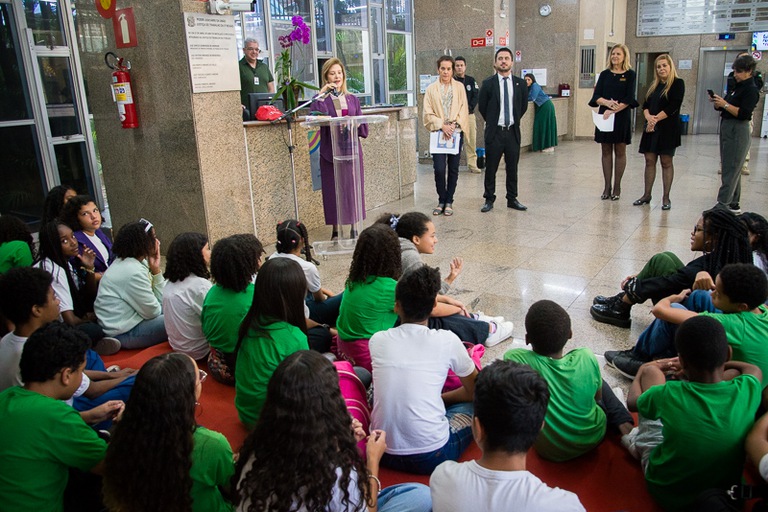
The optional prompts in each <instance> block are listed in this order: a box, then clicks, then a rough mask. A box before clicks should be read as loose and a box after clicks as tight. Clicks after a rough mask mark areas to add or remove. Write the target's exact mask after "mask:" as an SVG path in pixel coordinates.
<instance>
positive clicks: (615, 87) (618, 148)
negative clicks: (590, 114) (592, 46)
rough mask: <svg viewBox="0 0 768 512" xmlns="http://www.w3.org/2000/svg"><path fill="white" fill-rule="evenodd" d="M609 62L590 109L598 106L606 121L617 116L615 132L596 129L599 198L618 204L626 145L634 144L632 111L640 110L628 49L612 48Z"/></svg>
mask: <svg viewBox="0 0 768 512" xmlns="http://www.w3.org/2000/svg"><path fill="white" fill-rule="evenodd" d="M610 62H611V65H610V67H609V68H608V69H606V70H604V71H603V72H601V73H600V76H599V77H598V79H597V84H596V85H595V92H594V94H593V95H592V99H591V100H590V101H589V106H590V107H599V108H600V110H599V113H600V114H603V117H604V118H606V119H608V118H609V117H610V116H613V117H614V121H613V131H612V132H601V131H600V130H598V129H595V142H599V143H600V145H601V147H602V164H603V179H604V180H605V187H604V188H603V194H602V195H601V196H600V199H602V200H606V199H610V200H611V201H618V200H619V198H620V197H621V178H622V177H623V176H624V169H625V168H626V167H627V144H629V143H631V142H632V126H631V124H632V120H631V117H630V115H629V109H632V108H635V107H637V100H635V81H636V75H635V72H634V71H632V69H630V68H631V66H630V63H629V48H627V46H626V45H623V44H617V45H615V46H614V47H613V48H611V54H610ZM612 177H613V184H611V178H612Z"/></svg>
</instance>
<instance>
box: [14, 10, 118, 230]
mask: <svg viewBox="0 0 768 512" xmlns="http://www.w3.org/2000/svg"><path fill="white" fill-rule="evenodd" d="M73 23H74V11H73V9H72V7H71V5H70V2H69V0H59V1H55V0H13V1H10V0H0V40H2V41H3V45H2V48H0V70H2V71H1V73H2V80H0V151H2V154H3V155H11V158H3V163H2V164H1V165H0V179H2V182H3V184H4V185H6V186H4V187H3V192H2V193H0V213H13V214H15V215H19V216H20V217H22V218H24V219H25V220H26V221H27V222H28V223H29V224H30V225H31V227H32V228H33V229H34V228H36V227H37V222H38V221H39V217H40V214H41V212H42V204H43V200H44V197H45V194H46V193H47V191H48V190H49V189H50V188H51V187H53V186H55V185H58V184H67V185H71V186H72V187H74V188H75V190H77V192H78V193H82V194H91V195H93V196H94V197H95V198H96V200H97V202H99V203H100V204H101V205H102V206H104V194H103V191H102V189H101V180H100V178H99V176H98V172H97V167H96V156H95V150H94V144H93V134H92V130H91V123H90V116H89V114H88V109H87V104H86V101H85V87H84V83H83V78H82V73H80V71H79V65H80V62H79V58H78V54H77V41H76V40H75V38H73V34H74V25H73ZM6 41H7V42H8V43H6Z"/></svg>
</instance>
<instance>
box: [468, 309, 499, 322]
mask: <svg viewBox="0 0 768 512" xmlns="http://www.w3.org/2000/svg"><path fill="white" fill-rule="evenodd" d="M475 315H476V316H477V320H480V321H481V322H489V323H490V322H496V323H497V324H500V323H501V322H503V321H504V317H503V316H488V315H486V314H485V313H483V312H482V311H478V312H476V313H475Z"/></svg>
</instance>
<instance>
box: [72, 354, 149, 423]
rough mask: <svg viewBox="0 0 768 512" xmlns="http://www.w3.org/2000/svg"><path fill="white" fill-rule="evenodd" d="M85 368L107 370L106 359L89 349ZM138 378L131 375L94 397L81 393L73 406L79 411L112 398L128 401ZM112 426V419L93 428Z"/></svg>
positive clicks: (91, 407) (99, 370)
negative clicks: (103, 359)
mask: <svg viewBox="0 0 768 512" xmlns="http://www.w3.org/2000/svg"><path fill="white" fill-rule="evenodd" d="M85 369H86V370H94V371H97V372H105V371H107V370H106V368H105V367H104V361H102V360H101V357H100V356H99V355H98V354H97V353H96V352H94V351H93V350H90V349H89V350H88V352H86V355H85ZM135 380H136V376H135V375H131V376H130V377H128V378H127V379H125V380H124V381H123V382H121V383H120V384H118V385H117V386H115V387H114V388H112V389H110V390H109V391H106V392H104V393H103V394H101V395H99V396H97V397H93V398H87V397H86V396H85V395H81V396H79V397H77V398H75V399H74V401H73V403H72V407H73V408H74V409H75V410H76V411H78V412H82V411H88V410H90V409H93V408H94V407H98V406H100V405H101V404H104V403H107V402H109V401H110V400H122V401H123V402H128V397H129V396H130V395H131V390H132V389H133V382H134V381H135ZM110 426H112V422H111V421H105V422H102V423H99V424H98V425H94V427H93V428H95V429H96V430H102V429H108V428H109V427H110Z"/></svg>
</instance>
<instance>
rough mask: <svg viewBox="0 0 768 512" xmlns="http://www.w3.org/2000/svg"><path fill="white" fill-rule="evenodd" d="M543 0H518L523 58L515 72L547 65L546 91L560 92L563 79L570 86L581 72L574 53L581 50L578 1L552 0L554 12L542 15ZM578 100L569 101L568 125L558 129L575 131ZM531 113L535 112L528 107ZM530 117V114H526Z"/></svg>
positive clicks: (518, 42)
mask: <svg viewBox="0 0 768 512" xmlns="http://www.w3.org/2000/svg"><path fill="white" fill-rule="evenodd" d="M540 5H541V2H535V1H531V0H520V1H518V2H517V9H516V18H517V30H516V33H517V49H519V50H520V52H521V56H522V61H521V62H519V63H518V62H516V63H515V70H516V73H519V72H520V70H522V69H529V68H546V70H547V85H546V87H543V89H544V92H546V93H549V94H557V92H558V91H557V86H558V84H560V83H568V84H570V85H571V89H572V90H573V88H574V87H575V86H576V83H577V82H576V75H577V73H578V68H577V62H576V60H575V59H574V58H573V57H572V56H573V53H574V51H576V52H577V53H578V48H577V46H578V44H579V41H578V32H577V31H576V30H575V27H576V23H577V21H578V19H579V5H578V3H577V2H575V1H571V2H567V1H554V2H550V5H551V6H552V14H550V15H549V16H547V17H542V16H541V15H540V14H539V6H540ZM574 106H575V101H574V100H571V101H570V102H569V103H568V114H569V115H568V116H567V118H568V120H569V123H568V125H567V126H565V127H561V126H560V119H559V118H558V125H557V127H558V132H560V131H561V129H563V128H564V129H565V132H564V133H573V124H572V123H573V120H574V115H573V114H574V112H573V108H574ZM529 113H531V114H532V113H533V110H532V109H529ZM526 117H528V114H526Z"/></svg>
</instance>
